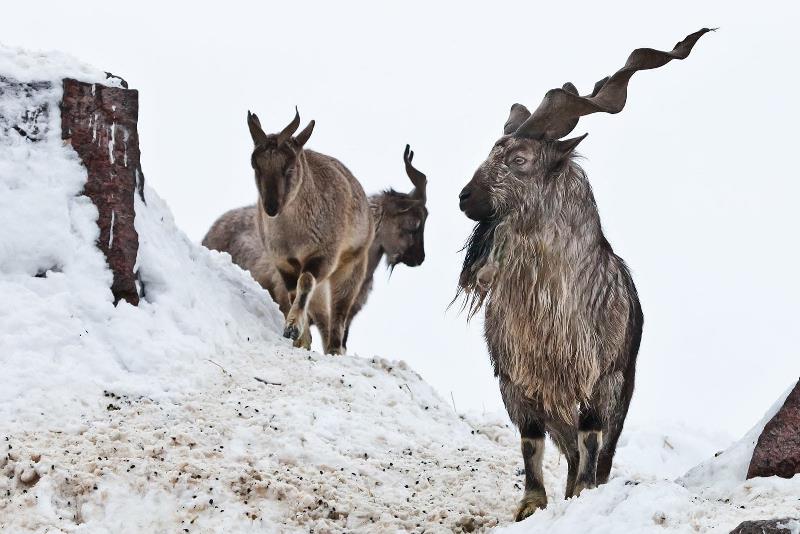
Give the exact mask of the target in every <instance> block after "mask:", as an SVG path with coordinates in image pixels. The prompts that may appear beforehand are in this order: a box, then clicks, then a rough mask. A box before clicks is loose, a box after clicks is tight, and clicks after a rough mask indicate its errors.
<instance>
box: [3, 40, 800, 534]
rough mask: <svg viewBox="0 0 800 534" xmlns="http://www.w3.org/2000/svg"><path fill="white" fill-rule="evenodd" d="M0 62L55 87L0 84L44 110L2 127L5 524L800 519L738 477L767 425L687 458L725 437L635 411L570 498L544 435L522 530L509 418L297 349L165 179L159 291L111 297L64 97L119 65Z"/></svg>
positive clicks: (152, 207)
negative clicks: (207, 244) (538, 502)
mask: <svg viewBox="0 0 800 534" xmlns="http://www.w3.org/2000/svg"><path fill="white" fill-rule="evenodd" d="M0 76H4V77H6V78H9V79H11V78H13V79H15V80H17V81H45V82H50V84H49V86H47V87H42V88H41V90H39V91H37V92H36V93H35V95H34V96H32V97H31V98H32V99H33V102H32V103H25V102H23V101H22V100H20V98H19V96H18V95H16V94H12V93H10V92H5V93H3V92H2V91H0V115H8V116H13V117H17V116H19V114H20V113H23V112H24V111H25V109H26V106H29V105H36V106H39V105H43V104H44V105H46V106H47V109H48V110H49V112H48V114H47V119H46V120H47V121H48V122H47V124H46V128H43V129H42V132H43V134H42V138H41V139H40V140H39V141H37V142H31V141H30V140H28V139H26V138H25V137H23V136H21V135H17V134H13V135H12V134H9V135H3V136H2V137H0V376H2V378H3V382H2V387H0V532H14V533H23V532H44V531H47V532H78V533H80V532H91V533H97V532H100V533H105V532H108V533H112V532H113V533H124V532H131V533H138V532H310V531H313V532H423V531H424V532H453V531H464V532H471V531H480V530H487V529H489V528H492V527H495V526H500V529H499V530H500V531H508V532H552V533H559V532H564V533H570V534H572V533H575V532H651V531H652V532H728V531H730V529H731V528H733V526H735V525H736V524H738V523H739V522H740V521H742V520H744V519H757V518H771V517H781V516H791V515H796V511H797V506H798V501H797V496H798V495H800V477H795V478H794V479H792V480H782V479H761V480H751V481H745V480H744V472H745V471H746V467H747V466H746V461H747V460H749V455H750V454H751V452H752V446H753V444H754V439H753V436H757V435H758V432H760V428H763V423H764V422H766V419H765V421H764V422H762V423H760V426H758V425H757V427H756V429H754V431H752V432H751V433H749V434H748V435H747V436H746V437H745V439H744V440H742V441H741V442H739V443H738V444H735V445H734V446H733V447H731V448H729V449H728V450H727V451H726V452H724V453H723V454H721V455H720V456H719V457H717V458H714V459H711V460H708V462H707V463H704V464H702V465H701V466H700V467H698V468H695V469H692V470H691V471H689V470H690V468H692V466H694V465H696V464H697V463H698V462H700V461H701V460H704V459H708V458H711V457H712V456H713V453H714V452H716V451H717V450H719V449H721V448H723V447H724V445H727V442H726V441H725V440H724V439H721V438H720V437H718V436H715V435H708V434H706V433H704V432H702V431H700V432H698V431H697V430H693V429H688V428H686V427H684V426H682V425H664V424H657V425H654V426H653V427H652V428H630V427H629V428H627V429H626V431H625V432H624V433H623V435H622V438H621V440H620V445H619V449H618V453H617V460H616V463H615V469H614V471H613V472H612V477H613V479H612V481H611V482H610V483H609V484H608V485H606V486H604V487H601V488H598V489H595V490H590V491H587V492H586V493H584V494H583V495H582V496H581V497H580V498H578V499H571V500H570V501H563V500H561V495H562V494H563V487H564V476H565V471H566V462H564V461H561V460H560V459H559V457H558V455H557V454H556V453H555V448H554V447H553V446H552V445H550V446H549V447H548V451H547V455H546V458H545V480H546V484H547V488H548V493H549V496H550V506H549V507H548V509H547V510H544V511H540V512H537V513H536V514H534V516H533V517H531V518H529V519H528V520H526V521H525V522H523V523H520V524H516V525H514V524H510V521H511V520H512V518H513V514H514V509H515V506H516V501H517V499H518V498H519V496H520V495H521V488H522V485H523V476H522V473H521V471H520V468H521V460H520V456H519V441H518V436H517V435H516V432H515V431H514V430H513V429H512V428H511V427H510V426H509V424H508V423H507V420H506V418H505V416H504V415H496V414H480V415H476V414H472V415H459V414H456V413H455V412H454V410H453V408H452V406H451V405H450V404H449V403H448V402H447V401H446V400H444V399H442V397H441V396H439V395H438V394H437V393H436V392H435V391H434V390H433V389H432V388H431V387H430V386H428V385H427V384H426V383H425V381H424V380H423V379H422V378H421V377H420V376H419V375H417V374H416V373H415V372H414V371H413V370H411V369H409V368H408V367H407V366H406V365H405V364H404V363H402V362H390V361H387V360H384V359H381V358H377V357H375V358H360V357H353V356H346V357H329V356H321V355H319V354H316V353H311V352H306V351H300V350H295V349H292V348H291V347H290V346H289V345H288V343H287V342H286V341H285V340H284V339H282V338H281V337H280V334H279V333H280V327H281V324H282V320H281V316H280V313H279V312H278V310H277V308H276V306H275V305H274V304H273V303H272V302H271V301H270V300H269V297H268V295H267V294H266V293H265V292H264V291H263V290H262V289H261V288H260V287H259V286H258V285H257V284H256V283H255V282H254V281H253V280H252V279H251V277H250V276H249V275H247V274H246V273H244V272H242V271H241V270H239V269H238V268H237V267H235V266H233V265H232V264H231V262H230V258H229V256H228V255H226V254H218V253H215V252H210V251H208V250H206V249H204V248H203V247H201V246H199V245H197V244H194V243H191V242H190V241H189V240H188V239H187V238H186V236H185V235H184V234H183V233H182V232H181V231H180V230H179V229H178V228H177V227H176V226H175V223H174V221H173V219H172V216H171V215H170V213H169V210H168V208H167V206H166V205H165V204H164V202H163V201H162V200H161V199H160V198H159V197H158V196H157V195H156V194H155V192H154V191H152V190H151V189H149V188H146V189H145V197H146V199H147V204H146V205H145V204H143V203H142V202H141V200H140V199H139V198H138V197H136V229H137V232H138V234H139V239H140V245H139V256H138V261H137V267H138V269H139V272H140V276H141V280H142V283H143V284H144V287H145V290H146V295H145V298H144V299H143V300H142V301H141V303H140V305H139V306H138V307H134V306H130V305H128V304H126V303H125V302H121V303H120V304H119V305H118V306H116V307H115V306H114V305H113V297H112V295H111V291H110V289H109V286H110V284H111V273H110V272H109V270H108V268H107V267H106V263H105V259H104V257H103V255H102V254H101V253H100V251H99V250H98V249H97V247H96V246H95V242H96V240H97V238H98V235H99V233H98V229H97V225H96V223H95V221H96V218H97V210H96V208H95V207H94V206H93V205H92V204H91V202H89V201H88V199H87V198H86V197H83V196H81V194H80V193H81V190H82V188H83V185H84V183H85V181H86V171H85V169H84V168H83V166H82V165H81V162H80V160H79V158H78V157H77V155H76V154H75V152H74V151H73V150H72V148H71V147H70V146H69V145H64V143H63V142H62V140H61V133H60V117H59V111H58V110H59V105H58V104H59V102H60V98H61V83H60V80H61V78H62V77H65V76H69V77H74V78H77V79H80V80H84V81H90V82H105V74H104V73H103V72H102V71H98V70H96V69H93V68H91V67H88V66H85V65H82V64H80V63H79V62H77V61H75V60H73V59H71V58H69V57H67V56H64V55H62V54H58V53H54V54H39V53H29V52H25V51H20V50H16V49H13V48H8V47H2V46H0ZM0 89H2V87H1V86H0ZM777 406H779V404H777V405H776V408H775V409H777ZM768 416H771V414H768ZM743 466H744V467H743ZM687 471H689V473H688V474H686V475H685V476H684V477H683V478H676V477H680V476H681V475H683V474H684V473H686V472H687Z"/></svg>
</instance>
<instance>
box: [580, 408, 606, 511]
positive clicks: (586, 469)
mask: <svg viewBox="0 0 800 534" xmlns="http://www.w3.org/2000/svg"><path fill="white" fill-rule="evenodd" d="M602 448H603V430H602V423H601V422H600V418H599V416H598V415H597V411H596V410H594V409H593V408H591V407H589V408H584V411H583V413H581V414H580V416H579V418H578V473H577V477H576V480H575V495H576V496H577V495H580V493H581V491H583V490H584V489H586V488H595V487H597V459H598V458H599V456H600V450H601V449H602Z"/></svg>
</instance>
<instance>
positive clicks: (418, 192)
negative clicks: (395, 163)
mask: <svg viewBox="0 0 800 534" xmlns="http://www.w3.org/2000/svg"><path fill="white" fill-rule="evenodd" d="M413 159H414V151H413V150H411V146H409V145H406V149H405V151H403V161H404V162H405V163H406V174H407V175H408V177H409V178H410V179H411V183H412V184H414V191H413V192H412V193H411V197H412V198H416V199H418V200H422V201H423V202H424V201H425V189H426V187H427V185H428V179H427V178H426V177H425V175H424V174H422V173H421V172H420V171H418V170H417V169H415V168H414V166H413V165H412V164H411V161H412V160H413Z"/></svg>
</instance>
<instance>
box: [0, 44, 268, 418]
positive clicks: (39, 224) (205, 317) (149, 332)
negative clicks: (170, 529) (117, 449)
mask: <svg viewBox="0 0 800 534" xmlns="http://www.w3.org/2000/svg"><path fill="white" fill-rule="evenodd" d="M0 76H1V77H2V78H0V116H3V117H9V118H12V119H13V118H14V117H19V116H21V115H23V114H24V113H25V111H26V109H29V108H30V107H34V108H40V107H42V106H44V107H46V109H47V110H48V113H47V114H46V121H47V122H46V124H43V125H41V126H42V131H43V133H42V137H41V139H40V140H39V141H38V142H31V141H29V140H28V139H26V138H25V137H23V136H21V135H17V134H16V132H14V131H13V130H9V131H8V133H6V134H4V135H3V136H2V137H0V295H2V303H3V305H2V306H0V365H2V376H3V379H4V380H3V382H4V384H3V387H2V388H0V429H2V428H3V426H8V425H12V426H14V427H17V428H19V427H20V426H23V425H24V426H29V425H36V424H40V423H42V422H45V421H53V420H58V421H60V422H61V423H62V424H66V423H68V422H70V421H72V420H74V419H75V416H76V415H80V414H81V413H82V411H84V405H85V402H86V401H85V398H86V396H92V395H96V394H100V393H102V390H103V389H104V388H109V387H113V388H114V389H115V390H117V391H120V392H124V393H126V394H131V395H147V396H149V397H152V398H159V397H160V396H162V395H168V394H170V393H172V392H174V391H177V390H185V389H186V388H189V387H197V386H200V385H201V383H202V379H201V378H198V377H197V376H196V375H195V374H193V373H191V372H190V371H191V370H192V368H193V367H194V366H195V365H196V362H197V361H198V358H201V357H202V356H203V355H208V354H217V353H218V352H219V351H223V350H226V347H229V346H230V345H231V344H233V343H236V342H241V341H246V340H247V339H250V340H253V341H255V340H261V341H271V340H274V339H276V338H277V337H278V328H279V326H280V324H281V320H280V314H279V312H278V311H277V308H276V307H275V306H274V305H273V304H272V302H271V301H270V300H269V299H268V298H265V297H264V295H265V293H264V292H263V290H262V289H261V288H260V287H259V286H258V285H257V284H255V282H253V280H252V278H251V277H250V276H248V275H246V274H245V273H243V272H242V271H241V270H239V269H237V268H234V267H233V266H232V265H231V263H230V259H229V257H227V256H222V255H220V254H217V253H212V252H209V251H208V250H206V249H204V248H203V247H200V246H198V245H195V244H193V243H191V242H190V241H189V240H188V239H187V238H186V237H185V236H184V235H183V234H182V233H181V232H180V231H179V230H178V229H177V228H176V226H175V223H174V221H173V219H172V216H171V215H170V213H169V210H168V209H167V207H166V206H165V205H164V203H163V202H162V201H161V199H159V198H158V196H157V195H156V194H155V193H154V192H153V191H152V190H151V189H146V190H145V198H146V200H147V204H146V205H145V204H144V203H142V202H141V200H140V199H139V198H138V197H137V199H136V222H135V224H136V229H137V231H138V233H139V235H140V247H139V255H138V259H137V266H138V269H139V273H140V276H141V280H142V282H143V283H144V285H145V288H146V291H147V295H146V298H145V299H144V300H143V301H142V303H141V305H140V306H139V307H134V306H131V305H128V304H127V303H125V302H121V303H120V304H119V306H117V307H114V305H113V297H112V295H111V291H110V289H109V287H110V285H111V279H112V275H111V272H110V271H109V269H108V267H107V265H106V262H105V258H104V257H103V255H102V253H101V252H100V251H99V250H98V248H97V247H96V246H95V242H96V240H97V238H98V235H99V229H98V227H97V224H96V220H97V209H96V208H95V207H94V205H93V204H92V203H91V202H90V201H89V199H88V198H87V197H85V196H82V195H81V191H82V189H83V185H84V184H85V183H86V178H87V175H86V170H85V168H84V167H83V166H82V164H81V162H80V159H79V157H78V156H77V154H76V153H75V151H74V150H73V149H72V148H71V147H70V146H69V145H65V144H64V143H63V142H62V140H61V119H60V113H59V103H60V101H61V96H62V87H61V79H62V78H63V77H65V76H77V77H79V78H80V79H83V80H88V81H91V82H98V81H99V82H105V78H106V77H105V74H104V73H103V72H101V71H96V70H95V69H91V68H90V67H86V66H84V65H82V64H80V63H78V62H76V61H74V60H72V59H70V58H69V57H66V56H63V55H61V54H34V53H27V52H23V51H19V50H16V49H11V48H7V47H0ZM13 81H38V82H49V83H48V84H39V86H38V89H37V90H36V91H33V92H32V96H30V98H20V95H19V92H18V91H14V90H13V86H12V82H13Z"/></svg>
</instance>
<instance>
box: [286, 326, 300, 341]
mask: <svg viewBox="0 0 800 534" xmlns="http://www.w3.org/2000/svg"><path fill="white" fill-rule="evenodd" d="M283 337H285V338H286V339H291V340H294V341H297V339H298V338H299V337H300V329H299V328H297V325H293V324H291V325H288V326H286V328H284V329H283Z"/></svg>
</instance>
